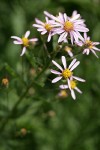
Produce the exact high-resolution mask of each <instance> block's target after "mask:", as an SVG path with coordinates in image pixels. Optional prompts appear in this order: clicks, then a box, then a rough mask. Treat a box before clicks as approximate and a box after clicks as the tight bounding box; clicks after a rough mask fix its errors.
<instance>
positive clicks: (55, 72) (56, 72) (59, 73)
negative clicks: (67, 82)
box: [50, 69, 61, 75]
mask: <svg viewBox="0 0 100 150" xmlns="http://www.w3.org/2000/svg"><path fill="white" fill-rule="evenodd" d="M50 71H51V72H52V73H53V74H58V75H61V72H58V71H56V70H53V69H51V70H50Z"/></svg>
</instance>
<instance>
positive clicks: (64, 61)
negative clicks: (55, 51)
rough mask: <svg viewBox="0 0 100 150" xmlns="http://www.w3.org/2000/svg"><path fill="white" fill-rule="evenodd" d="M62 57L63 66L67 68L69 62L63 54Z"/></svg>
mask: <svg viewBox="0 0 100 150" xmlns="http://www.w3.org/2000/svg"><path fill="white" fill-rule="evenodd" d="M61 59H62V64H63V66H64V69H66V68H67V63H66V58H65V56H62V57H61Z"/></svg>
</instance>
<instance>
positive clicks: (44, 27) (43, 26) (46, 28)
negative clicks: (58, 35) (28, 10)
mask: <svg viewBox="0 0 100 150" xmlns="http://www.w3.org/2000/svg"><path fill="white" fill-rule="evenodd" d="M45 20H46V21H45V22H42V21H40V20H39V19H37V18H36V19H35V21H36V23H37V24H33V26H34V27H36V28H37V31H39V32H41V34H42V35H44V34H48V39H47V41H48V42H49V41H50V40H51V37H52V36H53V35H54V30H55V28H54V27H56V26H57V25H56V24H55V21H54V20H49V19H48V17H45Z"/></svg>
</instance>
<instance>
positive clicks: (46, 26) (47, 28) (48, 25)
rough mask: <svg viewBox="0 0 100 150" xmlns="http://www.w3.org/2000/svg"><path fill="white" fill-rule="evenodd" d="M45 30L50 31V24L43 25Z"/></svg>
mask: <svg viewBox="0 0 100 150" xmlns="http://www.w3.org/2000/svg"><path fill="white" fill-rule="evenodd" d="M45 29H46V30H47V31H48V32H50V31H51V30H52V26H51V25H50V24H47V23H45Z"/></svg>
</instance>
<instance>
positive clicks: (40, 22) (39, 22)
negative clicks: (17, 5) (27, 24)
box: [35, 18, 44, 26]
mask: <svg viewBox="0 0 100 150" xmlns="http://www.w3.org/2000/svg"><path fill="white" fill-rule="evenodd" d="M35 21H36V23H38V24H40V25H42V26H44V23H43V22H42V21H41V20H39V19H37V18H36V19H35Z"/></svg>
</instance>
